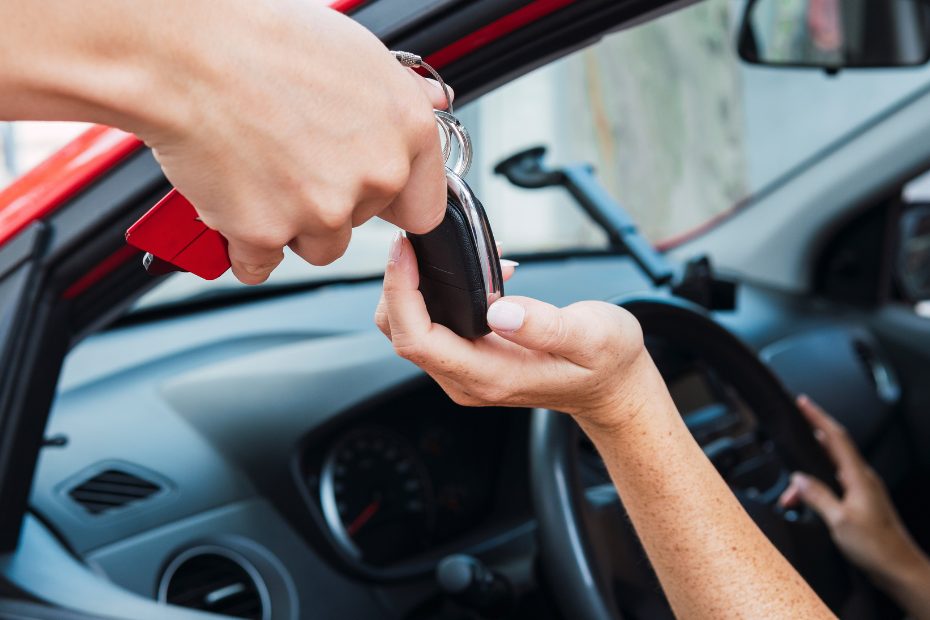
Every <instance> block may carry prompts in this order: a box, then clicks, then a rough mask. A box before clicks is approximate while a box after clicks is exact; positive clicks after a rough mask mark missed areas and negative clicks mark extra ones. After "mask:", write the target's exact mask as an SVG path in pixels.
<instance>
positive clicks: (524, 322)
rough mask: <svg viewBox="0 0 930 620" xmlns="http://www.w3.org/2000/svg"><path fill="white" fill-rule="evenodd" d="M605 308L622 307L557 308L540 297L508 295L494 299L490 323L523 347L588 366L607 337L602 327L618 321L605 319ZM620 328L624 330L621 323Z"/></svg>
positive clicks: (594, 304) (586, 304)
mask: <svg viewBox="0 0 930 620" xmlns="http://www.w3.org/2000/svg"><path fill="white" fill-rule="evenodd" d="M601 306H604V307H603V308H602V307H601ZM605 311H606V312H613V311H619V309H618V308H617V307H616V306H613V305H611V304H601V303H600V302H583V303H579V304H573V305H571V306H568V307H566V308H556V307H555V306H553V305H551V304H547V303H545V302H542V301H538V300H536V299H530V298H528V297H518V296H508V297H503V298H501V299H499V300H498V301H496V302H494V304H492V305H491V307H490V309H488V326H490V328H491V329H493V330H494V331H495V332H496V333H497V334H498V335H500V336H501V337H503V338H506V339H507V340H509V341H511V342H514V343H516V344H518V345H520V346H523V347H526V348H528V349H533V350H535V351H543V352H546V353H554V354H556V355H560V356H562V357H565V358H567V359H569V360H571V361H573V362H576V363H578V364H580V365H585V364H586V363H588V362H589V361H590V359H591V356H592V354H596V353H595V350H596V349H598V347H595V346H593V345H594V343H595V341H601V340H603V338H601V336H603V334H601V333H598V332H599V329H603V328H604V326H605V325H611V324H615V322H614V321H613V320H608V321H604V320H603V318H604V317H603V316H599V315H601V314H603V313H604V312H605ZM595 315H598V316H595ZM609 318H612V317H609ZM617 327H618V328H621V329H622V327H621V326H619V325H617Z"/></svg>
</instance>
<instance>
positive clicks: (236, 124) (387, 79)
mask: <svg viewBox="0 0 930 620" xmlns="http://www.w3.org/2000/svg"><path fill="white" fill-rule="evenodd" d="M236 7H239V5H236ZM262 7H266V5H264V4H261V3H259V4H257V5H254V6H253V7H252V8H251V9H249V10H248V12H250V13H252V16H251V17H252V19H251V20H250V21H248V22H244V23H243V24H241V26H242V28H241V29H240V31H238V34H237V37H238V38H236V39H234V40H236V41H237V43H236V44H235V45H229V44H227V42H224V43H222V44H216V45H214V46H213V47H212V48H211V53H210V54H208V55H205V56H204V57H203V58H202V59H198V60H197V62H190V63H189V66H188V65H185V71H187V70H191V69H197V70H202V71H203V72H204V73H203V74H200V73H198V74H196V75H187V74H184V75H179V76H178V77H177V78H176V81H177V82H179V84H178V85H179V86H181V87H182V88H183V89H184V91H183V95H182V94H180V93H178V94H175V95H171V92H172V91H170V90H166V92H165V94H164V96H163V97H161V100H162V101H163V102H164V103H165V106H164V111H166V112H169V111H170V112H172V113H173V114H174V115H173V116H172V117H170V118H168V119H166V120H168V121H170V122H158V123H143V124H140V125H139V126H135V125H134V126H132V127H129V129H131V130H133V131H135V132H136V133H137V134H138V135H139V136H140V137H142V138H143V139H144V140H145V142H146V143H147V144H148V145H149V146H150V147H152V151H153V153H154V154H155V157H156V158H157V159H158V161H159V163H160V164H161V166H162V168H163V169H164V171H165V174H166V176H167V177H168V179H169V181H171V183H172V184H173V185H174V186H175V187H176V188H177V189H178V190H179V191H180V192H181V193H182V194H183V195H184V197H185V198H187V199H188V200H189V201H190V203H192V204H193V205H194V207H195V208H196V211H197V213H198V214H199V216H200V218H201V219H202V222H203V223H204V224H206V226H208V227H209V228H212V229H214V230H216V231H219V233H221V234H222V236H223V237H225V238H226V240H227V241H228V255H229V261H230V262H231V263H232V269H233V272H234V274H235V275H236V277H237V278H238V279H239V280H241V281H242V282H245V283H247V284H257V283H260V282H263V281H264V280H265V279H266V278H267V277H268V275H269V274H270V273H271V271H272V270H273V269H274V268H275V267H276V266H277V265H278V263H280V261H281V260H282V258H283V248H284V246H289V247H290V248H291V249H292V250H293V251H294V252H295V253H296V254H298V255H299V256H301V257H302V258H304V259H305V260H306V261H308V262H310V263H312V264H316V265H324V264H327V263H330V262H332V261H334V260H335V259H337V258H339V257H340V256H341V255H342V254H343V252H344V251H345V249H346V247H347V245H348V243H349V239H350V237H351V234H352V228H353V227H354V226H358V225H360V224H362V223H363V222H365V221H367V220H368V219H370V218H371V217H374V216H376V215H378V216H380V217H382V218H384V219H386V220H387V221H389V222H391V223H394V224H396V225H398V226H400V227H402V228H404V229H405V230H409V231H413V232H420V233H425V232H427V231H429V230H432V229H433V228H434V227H435V226H436V225H437V224H438V223H439V222H440V221H441V219H442V217H443V214H444V207H445V198H444V197H445V179H444V176H443V159H442V152H441V149H440V141H439V137H438V135H437V132H436V124H435V120H434V117H433V114H432V109H433V108H444V107H445V106H446V97H447V94H446V93H444V92H443V90H442V89H440V88H439V87H437V86H436V85H435V84H434V83H433V82H432V81H427V80H425V79H423V78H422V77H420V76H419V75H416V74H415V73H414V72H413V71H412V70H410V69H407V68H404V67H403V66H401V65H400V64H398V62H397V61H396V60H395V59H394V57H392V55H391V54H390V53H389V52H388V50H387V49H386V48H385V47H384V46H383V45H382V44H381V42H380V41H379V40H378V39H377V38H376V37H375V36H374V35H373V34H371V33H370V32H368V31H367V30H366V29H365V28H363V27H362V26H360V25H359V24H357V23H355V22H354V21H353V20H351V19H349V18H348V17H345V16H343V15H341V14H339V13H337V12H335V11H333V10H331V9H328V8H325V7H322V6H318V5H316V4H314V3H287V4H285V5H281V6H278V5H275V8H274V10H270V11H269V10H262ZM240 8H241V7H240ZM266 9H267V7H266ZM153 10H155V9H153ZM237 14H238V13H237V12H236V11H231V12H230V14H229V15H227V14H226V12H225V11H224V21H231V20H233V17H235V16H236V15H237ZM213 21H215V20H213V19H205V20H202V23H203V24H206V25H207V26H206V30H205V31H204V32H202V33H198V36H197V37H194V39H200V38H201V37H209V36H210V33H211V29H210V27H209V25H210V24H211V23H212V22H213ZM172 23H173V21H172ZM225 36H227V37H228V36H229V32H228V30H227V31H226V35H225ZM216 50H220V51H221V52H222V53H218V52H216ZM208 59H209V60H210V62H207V60H208ZM347 76H348V77H347ZM171 86H172V87H173V86H174V85H173V84H171ZM168 104H171V105H168ZM144 249H148V248H144ZM156 255H157V253H156ZM160 258H163V259H165V260H170V258H167V257H160Z"/></svg>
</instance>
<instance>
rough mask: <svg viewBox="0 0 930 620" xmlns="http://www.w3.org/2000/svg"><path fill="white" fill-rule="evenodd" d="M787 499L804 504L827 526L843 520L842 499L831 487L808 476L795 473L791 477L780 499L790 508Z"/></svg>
mask: <svg viewBox="0 0 930 620" xmlns="http://www.w3.org/2000/svg"><path fill="white" fill-rule="evenodd" d="M786 496H787V498H786ZM786 499H787V500H790V501H791V502H792V503H796V502H798V501H801V502H804V503H805V504H806V505H807V506H809V507H810V508H811V510H813V511H814V512H816V513H817V514H818V515H820V518H821V519H823V520H824V521H825V522H826V523H827V525H830V524H834V523H837V522H839V520H840V519H841V518H842V512H843V505H842V503H841V502H840V499H839V498H838V497H837V496H836V495H834V493H833V491H831V490H830V487H828V486H827V485H825V484H824V483H823V482H821V481H820V480H818V479H816V478H812V477H811V476H808V475H806V474H802V473H798V472H795V473H794V474H792V475H791V483H790V484H789V485H788V488H787V489H785V492H784V493H782V496H781V498H780V499H779V501H780V502H783V503H782V505H784V506H790V505H791V504H790V503H788V502H787V501H785V500H786Z"/></svg>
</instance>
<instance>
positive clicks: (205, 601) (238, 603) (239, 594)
mask: <svg viewBox="0 0 930 620" xmlns="http://www.w3.org/2000/svg"><path fill="white" fill-rule="evenodd" d="M158 600H159V601H160V602H163V603H168V604H169V605H178V606H181V607H187V608H190V609H197V610H200V611H205V612H208V613H213V614H222V615H224V616H232V617H233V618H251V619H253V620H265V619H267V618H269V617H270V615H271V614H270V607H269V602H268V591H267V588H266V587H265V584H264V582H263V581H262V580H261V578H260V577H259V575H258V571H257V570H256V569H255V568H254V567H253V566H252V565H251V564H250V563H249V562H248V561H247V560H246V559H245V558H244V557H241V556H240V555H239V554H237V553H234V552H231V551H228V550H226V549H222V548H219V547H216V548H214V547H200V548H196V549H191V550H189V551H187V552H185V553H182V554H181V555H180V556H178V557H177V558H175V560H174V561H173V562H171V564H170V565H169V566H168V568H167V569H166V570H165V574H164V575H163V576H162V579H161V584H160V586H159V591H158Z"/></svg>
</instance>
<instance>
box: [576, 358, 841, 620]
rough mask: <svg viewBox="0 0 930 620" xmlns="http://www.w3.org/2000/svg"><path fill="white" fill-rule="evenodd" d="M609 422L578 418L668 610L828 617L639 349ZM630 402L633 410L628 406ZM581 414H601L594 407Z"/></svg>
mask: <svg viewBox="0 0 930 620" xmlns="http://www.w3.org/2000/svg"><path fill="white" fill-rule="evenodd" d="M635 365H636V366H637V368H636V369H635V370H634V371H633V373H632V374H631V375H630V376H628V377H627V378H626V380H625V384H626V385H630V386H635V388H634V389H633V390H631V392H635V393H632V394H629V395H627V396H626V397H625V398H624V400H623V401H622V402H620V403H618V404H617V405H616V406H617V407H624V408H626V409H627V411H625V412H624V415H622V416H614V417H616V418H617V419H619V420H622V422H621V423H619V424H617V425H616V426H614V427H611V426H607V425H592V424H590V423H585V422H584V421H583V419H582V420H581V425H582V427H583V428H584V430H585V432H586V433H587V434H588V435H589V436H590V438H591V439H592V441H593V442H594V443H595V445H596V446H597V448H598V450H599V451H600V453H601V455H602V457H603V458H604V461H605V463H606V465H607V468H608V470H609V471H610V474H611V477H612V478H613V481H614V484H615V485H616V487H617V489H618V491H619V493H620V496H621V497H622V498H623V503H624V506H625V508H626V510H627V512H628V514H629V516H630V518H631V520H632V522H633V525H634V526H635V528H636V531H637V533H638V534H639V537H640V540H641V541H642V543H643V546H644V547H645V549H646V552H647V553H648V555H649V558H650V560H651V561H652V565H653V567H654V568H655V570H656V573H657V575H658V576H659V580H660V581H661V583H662V587H663V589H664V591H665V593H666V596H667V597H668V599H669V602H670V603H671V605H672V608H673V609H674V611H675V613H676V614H677V615H678V616H679V617H683V618H711V617H754V618H800V617H803V618H830V617H833V616H832V614H831V613H830V611H829V610H828V609H827V608H826V606H825V605H824V604H823V603H822V602H821V601H820V599H819V598H818V597H817V595H816V594H815V593H814V592H813V591H812V590H811V589H810V587H809V586H808V585H807V583H805V581H804V580H803V579H802V578H801V577H800V575H798V573H797V572H796V571H795V570H794V568H793V567H792V566H791V565H790V564H789V563H788V562H787V561H786V560H785V559H784V557H783V556H782V555H781V554H780V553H779V552H778V550H777V549H775V547H774V546H772V544H771V543H770V542H769V541H768V539H767V538H766V537H765V536H764V535H763V534H762V532H761V531H760V530H759V529H758V528H757V527H756V525H755V523H753V521H752V520H751V519H750V518H749V516H748V515H747V514H746V512H745V511H744V510H743V508H742V507H741V506H740V504H739V502H738V501H737V499H736V497H735V496H734V495H733V493H732V492H731V491H730V489H729V488H728V487H727V485H726V483H725V482H724V481H723V479H722V478H721V477H720V476H719V474H718V473H717V471H716V470H715V469H714V467H713V465H712V464H711V463H710V462H709V461H708V460H707V458H706V457H705V456H704V453H703V452H702V450H701V448H700V447H699V446H698V445H697V443H696V442H695V441H694V439H693V438H692V436H691V434H690V432H689V431H688V429H687V427H686V426H685V424H684V422H683V421H682V419H681V416H680V415H679V413H678V411H677V410H676V408H675V405H674V403H673V402H672V400H671V397H670V396H669V394H668V391H667V389H666V387H665V384H664V382H663V381H662V378H661V376H660V375H659V373H658V371H657V370H656V368H655V366H654V364H653V363H652V360H651V359H649V358H648V356H646V355H642V356H641V358H640V359H639V360H638V361H637V362H636V363H635ZM631 411H635V413H631ZM588 419H609V418H607V417H606V416H597V417H596V418H588Z"/></svg>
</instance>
